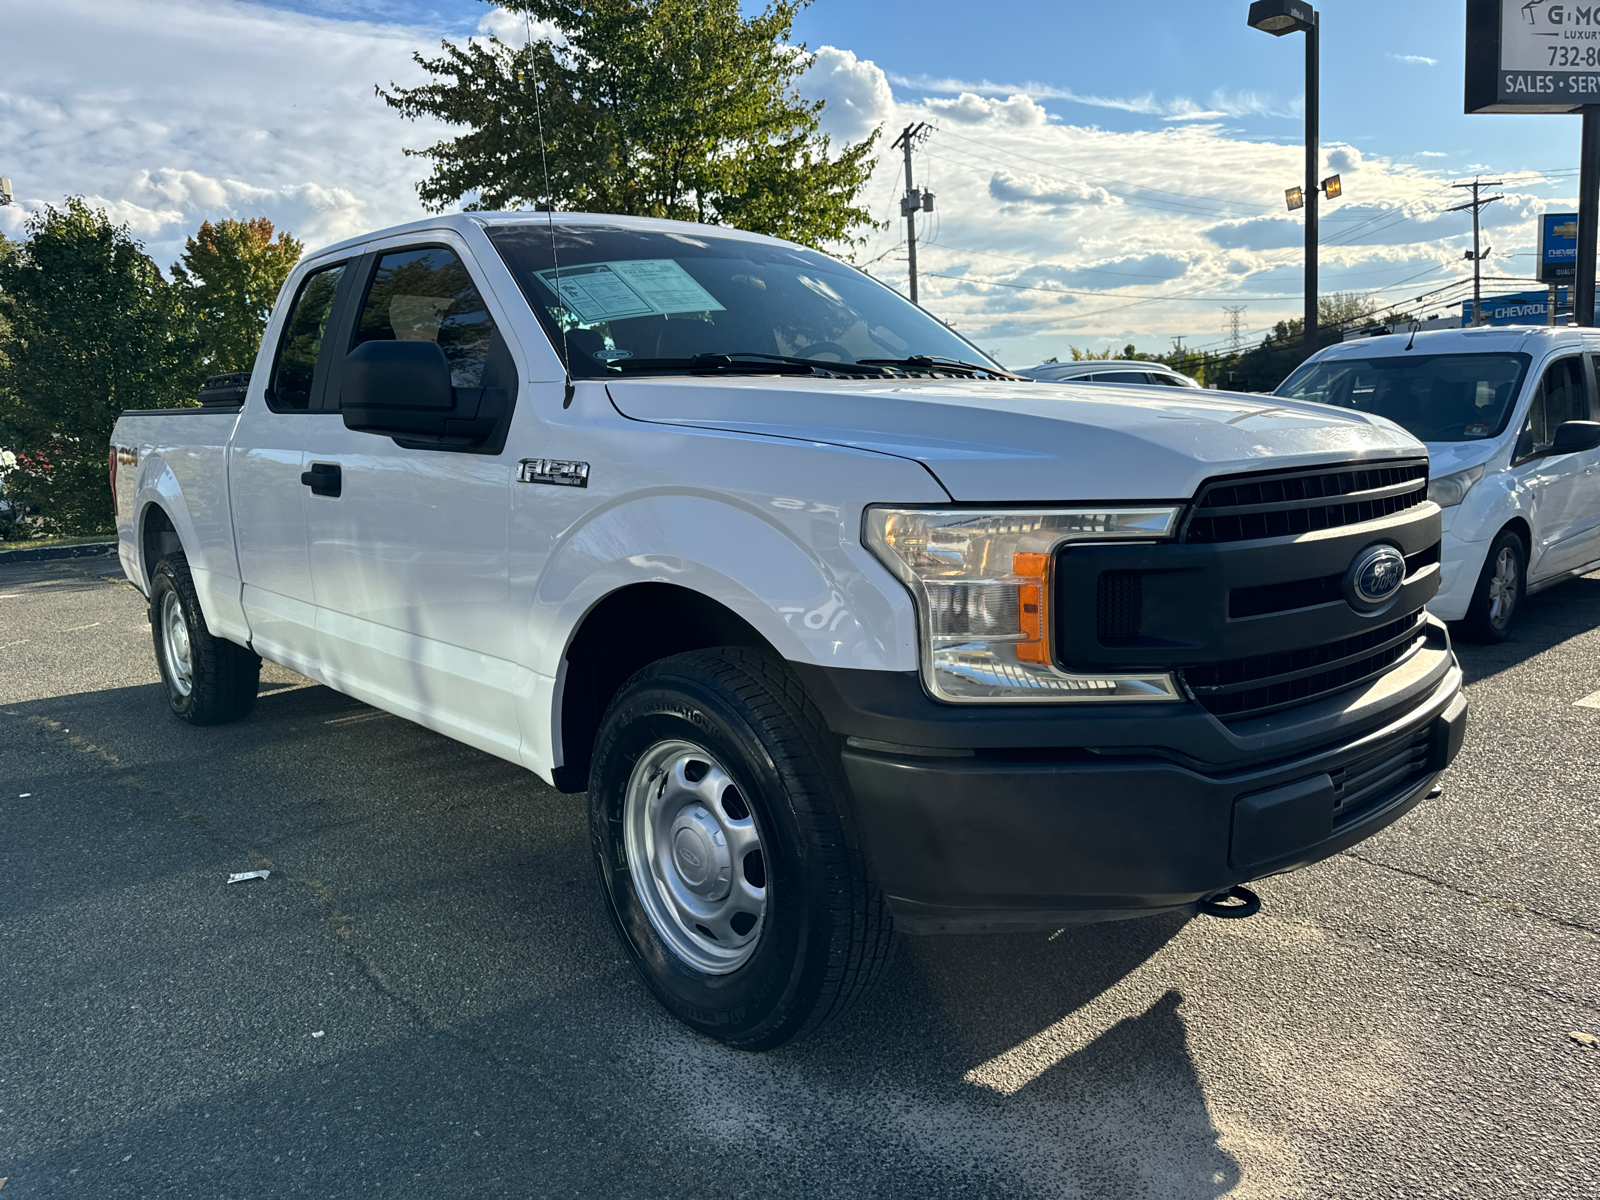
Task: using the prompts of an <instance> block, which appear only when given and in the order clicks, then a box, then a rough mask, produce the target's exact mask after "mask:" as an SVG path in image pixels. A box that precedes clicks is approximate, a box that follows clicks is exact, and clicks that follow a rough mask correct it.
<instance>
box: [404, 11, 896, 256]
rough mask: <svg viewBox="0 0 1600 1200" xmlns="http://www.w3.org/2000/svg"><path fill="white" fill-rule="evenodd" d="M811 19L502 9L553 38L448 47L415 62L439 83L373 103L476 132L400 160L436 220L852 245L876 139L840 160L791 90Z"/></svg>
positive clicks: (812, 112)
mask: <svg viewBox="0 0 1600 1200" xmlns="http://www.w3.org/2000/svg"><path fill="white" fill-rule="evenodd" d="M805 3H807V0H772V3H771V4H770V6H769V7H768V8H767V9H766V10H765V11H763V12H761V13H759V14H758V15H756V16H753V17H749V18H746V17H744V16H743V15H742V14H741V12H740V8H739V0H503V4H502V6H503V7H505V8H508V9H511V10H513V11H515V12H520V13H525V14H527V16H529V17H530V18H531V19H533V20H535V21H538V22H539V23H540V24H541V26H542V27H544V28H551V27H555V28H557V29H559V30H560V31H561V34H560V36H558V37H557V38H555V39H554V40H553V39H552V38H549V37H546V38H540V39H535V40H533V41H531V42H530V43H529V44H528V45H526V46H524V47H521V48H516V49H514V48H512V47H510V46H507V45H506V44H505V43H503V42H501V41H499V40H498V39H497V38H492V39H488V40H487V41H472V42H468V43H467V44H465V45H460V46H458V45H455V44H453V43H451V42H443V43H441V47H442V49H443V51H444V53H443V54H442V55H441V56H440V57H437V58H427V57H424V56H423V55H421V54H418V55H415V58H416V61H417V62H418V64H420V65H421V66H422V67H423V68H424V69H425V70H426V71H427V72H428V73H429V74H430V75H431V76H433V77H434V82H431V83H426V84H422V85H420V86H418V87H412V88H402V87H399V86H397V85H395V84H393V83H391V84H390V85H389V86H390V90H389V91H385V90H384V89H383V88H381V87H380V88H378V89H377V90H378V94H379V95H380V96H381V97H383V99H384V101H385V102H387V103H388V104H389V105H390V106H391V107H392V108H394V109H396V110H397V111H398V112H400V113H401V114H402V115H403V116H405V117H407V118H409V119H413V120H414V119H416V118H418V117H434V118H438V119H440V120H443V121H447V122H449V123H451V124H455V125H463V126H466V127H467V132H466V133H463V134H461V135H460V136H458V137H455V138H450V139H447V140H445V141H441V142H437V143H435V144H434V145H432V146H429V147H427V148H426V149H422V150H412V149H408V150H406V153H407V154H408V155H413V156H416V157H421V158H425V159H428V160H429V161H430V162H431V163H432V174H431V175H430V176H429V177H428V178H427V179H425V180H423V181H422V182H421V183H420V184H418V185H417V191H418V194H419V195H420V196H421V198H422V201H423V203H424V205H426V206H427V207H429V208H431V209H433V210H434V211H440V210H442V209H443V208H445V207H446V206H447V205H450V204H453V203H455V202H457V201H459V200H462V199H463V198H467V197H470V198H471V199H470V202H469V203H468V204H467V208H469V209H477V208H481V209H496V208H516V207H525V206H527V205H528V204H530V203H531V202H535V201H538V202H543V203H551V204H555V205H557V206H559V207H563V208H568V209H573V210H577V211H584V212H601V213H623V214H629V215H634V216H650V217H668V218H672V219H676V220H688V221H703V222H708V223H711V224H721V225H731V226H735V227H737V228H740V229H747V230H751V231H753V232H757V233H766V234H771V235H773V236H776V237H783V238H788V239H790V240H793V241H798V242H804V243H808V244H812V245H816V244H821V243H828V242H834V243H841V242H842V243H849V244H854V243H855V241H856V239H855V238H854V237H853V236H852V233H853V231H854V230H855V229H857V228H859V227H861V226H863V225H867V226H870V225H871V216H870V214H869V213H868V211H867V210H866V209H865V208H862V207H860V206H858V205H857V204H856V203H855V200H856V196H857V194H858V193H859V192H860V190H861V188H862V186H863V185H864V184H865V183H866V181H867V179H868V177H869V176H870V175H871V172H872V165H873V150H874V147H875V146H876V144H877V138H878V133H877V131H874V132H873V133H872V135H871V136H869V137H867V138H865V139H863V140H862V141H859V142H856V143H854V144H852V145H846V146H844V147H842V148H841V149H839V150H838V151H837V152H835V151H834V148H833V146H832V143H831V141H830V139H829V138H828V137H827V136H826V135H824V134H822V133H821V132H820V129H819V127H818V124H817V117H818V115H819V114H820V113H821V112H822V109H823V102H821V101H816V102H813V103H808V102H806V101H804V100H802V99H801V98H800V96H799V94H798V92H797V91H796V90H795V82H796V79H797V78H798V76H799V75H800V74H801V73H802V72H803V71H804V70H805V68H806V66H807V64H808V62H809V56H808V55H807V54H806V53H805V48H804V47H803V46H801V47H793V46H790V45H788V44H787V41H788V38H789V35H790V31H791V28H792V26H793V22H794V17H795V14H796V13H797V12H798V11H799V10H800V8H801V7H803V6H804V4H805ZM535 78H537V80H538V82H539V85H540V86H539V87H538V88H537V90H536V88H535V82H534V81H535ZM541 125H542V128H543V144H542V145H541V139H540V133H539V131H540V127H541ZM547 167H548V172H549V175H548V179H549V183H548V186H547V185H546V174H545V172H546V168H547Z"/></svg>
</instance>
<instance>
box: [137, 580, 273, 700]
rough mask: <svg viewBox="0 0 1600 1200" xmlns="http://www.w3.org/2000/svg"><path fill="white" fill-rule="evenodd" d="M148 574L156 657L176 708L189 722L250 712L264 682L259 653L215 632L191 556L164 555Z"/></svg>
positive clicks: (169, 695)
mask: <svg viewBox="0 0 1600 1200" xmlns="http://www.w3.org/2000/svg"><path fill="white" fill-rule="evenodd" d="M150 576H151V577H150V626H151V630H152V633H153V634H154V637H155V645H156V663H157V665H158V666H159V667H160V668H161V681H162V682H163V683H164V684H166V685H167V703H168V705H169V706H170V707H171V709H172V711H173V713H175V714H176V715H177V716H179V717H182V718H183V719H184V720H185V721H188V722H189V724H191V725H220V724H222V723H223V722H225V721H237V720H239V719H240V718H241V717H245V716H248V715H249V713H250V710H251V709H253V708H254V707H255V706H256V692H257V691H258V690H259V688H260V682H261V659H260V657H259V656H257V655H256V654H255V653H253V652H252V651H250V650H247V649H245V648H244V647H243V646H240V645H236V644H235V643H233V642H230V641H227V640H225V639H223V638H219V637H213V636H212V635H211V631H210V630H209V629H207V628H206V618H205V614H204V613H202V612H201V611H200V597H199V596H198V595H197V594H196V592H195V589H194V580H193V578H192V577H191V576H190V574H189V560H188V559H186V558H185V557H184V556H183V555H182V554H170V555H168V556H167V557H166V558H163V559H162V560H161V561H160V562H158V563H157V564H156V567H155V570H154V571H152V572H151V573H150Z"/></svg>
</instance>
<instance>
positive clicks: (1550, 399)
mask: <svg viewBox="0 0 1600 1200" xmlns="http://www.w3.org/2000/svg"><path fill="white" fill-rule="evenodd" d="M1588 419H1589V393H1588V389H1587V388H1586V387H1585V385H1584V381H1583V360H1582V359H1580V358H1577V357H1573V358H1563V359H1559V360H1558V361H1556V362H1554V363H1551V364H1550V369H1549V370H1547V371H1546V372H1545V373H1544V378H1543V379H1541V380H1540V381H1539V390H1538V392H1536V393H1535V394H1534V397H1533V405H1532V407H1530V408H1529V409H1528V424H1527V426H1526V428H1525V429H1524V430H1523V437H1524V439H1525V441H1526V442H1527V443H1528V444H1530V445H1531V446H1532V447H1533V448H1535V449H1537V448H1540V447H1543V446H1548V445H1550V443H1551V442H1553V441H1555V440H1556V430H1557V429H1559V428H1561V426H1562V425H1563V424H1564V423H1565V422H1567V421H1587V420H1588Z"/></svg>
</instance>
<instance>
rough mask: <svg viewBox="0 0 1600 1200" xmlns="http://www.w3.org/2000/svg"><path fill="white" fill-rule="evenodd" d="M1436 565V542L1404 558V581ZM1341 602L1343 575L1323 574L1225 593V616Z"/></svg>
mask: <svg viewBox="0 0 1600 1200" xmlns="http://www.w3.org/2000/svg"><path fill="white" fill-rule="evenodd" d="M1438 562H1439V543H1438V542H1435V543H1434V544H1433V545H1431V546H1429V547H1428V548H1427V549H1426V550H1418V551H1417V552H1416V553H1415V554H1413V555H1410V556H1409V557H1408V558H1407V559H1406V582H1407V583H1409V582H1410V581H1411V578H1412V576H1414V575H1415V574H1416V573H1417V572H1418V571H1420V570H1422V569H1423V568H1424V567H1431V566H1434V565H1436V564H1437V563H1438ZM1343 599H1344V576H1343V575H1342V574H1339V575H1324V576H1322V577H1321V578H1318V579H1296V580H1294V581H1293V582H1291V583H1268V584H1262V585H1261V586H1259V587H1248V588H1234V589H1233V591H1231V592H1229V593H1228V616H1230V617H1232V618H1234V619H1238V618H1240V617H1261V616H1266V615H1267V614H1269V613H1280V612H1290V611H1292V610H1293V609H1296V608H1311V607H1313V606H1315V605H1318V604H1331V603H1333V602H1334V601H1336V600H1343Z"/></svg>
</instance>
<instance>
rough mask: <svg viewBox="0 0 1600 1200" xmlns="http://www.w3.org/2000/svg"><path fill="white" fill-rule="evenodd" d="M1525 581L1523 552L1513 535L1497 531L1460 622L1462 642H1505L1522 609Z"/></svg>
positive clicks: (1518, 541)
mask: <svg viewBox="0 0 1600 1200" xmlns="http://www.w3.org/2000/svg"><path fill="white" fill-rule="evenodd" d="M1527 579H1528V551H1527V548H1526V547H1524V546H1523V544H1522V539H1521V538H1520V537H1518V536H1517V535H1516V533H1515V532H1514V531H1512V530H1510V529H1503V530H1501V531H1500V536H1499V537H1497V538H1495V540H1494V542H1493V544H1492V545H1491V546H1490V547H1489V554H1488V557H1486V558H1485V559H1484V561H1483V571H1482V572H1481V573H1480V574H1479V575H1478V586H1477V587H1476V588H1474V589H1473V592H1472V602H1471V604H1470V606H1469V607H1468V608H1467V615H1466V617H1465V618H1464V619H1463V620H1462V621H1461V625H1460V635H1461V637H1462V639H1463V640H1465V641H1469V642H1485V643H1489V644H1493V643H1495V642H1503V641H1505V640H1506V638H1507V637H1509V636H1510V634H1511V627H1512V625H1513V624H1514V623H1515V622H1516V619H1517V613H1518V612H1519V611H1520V610H1521V608H1522V598H1523V595H1524V594H1525V592H1526V590H1527Z"/></svg>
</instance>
